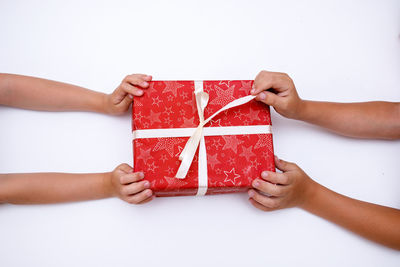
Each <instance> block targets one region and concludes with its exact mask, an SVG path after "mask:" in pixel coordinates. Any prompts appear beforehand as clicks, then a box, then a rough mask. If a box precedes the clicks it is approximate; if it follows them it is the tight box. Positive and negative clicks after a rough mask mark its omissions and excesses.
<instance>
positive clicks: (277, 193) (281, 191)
mask: <svg viewBox="0 0 400 267" xmlns="http://www.w3.org/2000/svg"><path fill="white" fill-rule="evenodd" d="M252 185H253V187H254V188H255V189H257V190H259V191H261V192H263V193H266V194H268V195H270V196H274V197H281V196H284V195H285V194H286V192H287V190H288V189H287V186H284V185H278V184H273V183H270V182H266V181H263V180H261V179H255V180H254V181H253V183H252Z"/></svg>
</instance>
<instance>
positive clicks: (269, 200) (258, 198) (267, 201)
mask: <svg viewBox="0 0 400 267" xmlns="http://www.w3.org/2000/svg"><path fill="white" fill-rule="evenodd" d="M248 195H249V197H250V198H251V199H253V200H254V201H255V202H257V203H258V204H260V205H262V206H264V207H265V208H266V209H269V210H276V209H279V207H280V200H279V198H273V197H267V196H264V195H262V194H260V193H258V192H257V191H256V190H253V189H250V190H249V192H248Z"/></svg>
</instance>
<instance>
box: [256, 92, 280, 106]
mask: <svg viewBox="0 0 400 267" xmlns="http://www.w3.org/2000/svg"><path fill="white" fill-rule="evenodd" d="M256 100H258V101H261V102H263V103H265V104H267V105H269V106H273V107H274V106H275V105H276V104H278V102H279V100H280V98H279V96H277V95H276V94H274V93H272V92H268V91H264V92H261V93H259V94H258V95H257V97H256Z"/></svg>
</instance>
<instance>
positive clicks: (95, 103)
mask: <svg viewBox="0 0 400 267" xmlns="http://www.w3.org/2000/svg"><path fill="white" fill-rule="evenodd" d="M104 98H105V95H104V94H103V93H99V92H95V91H91V90H88V89H85V88H82V87H79V86H75V85H71V84H66V83H61V82H56V81H51V80H46V79H40V78H34V77H29V76H22V75H15V74H0V104H1V105H6V106H12V107H17V108H23V109H32V110H43V111H68V110H72V111H78V110H80V111H93V112H103V113H104V112H105V111H104V110H103V109H104V108H103V106H104V105H103V101H104Z"/></svg>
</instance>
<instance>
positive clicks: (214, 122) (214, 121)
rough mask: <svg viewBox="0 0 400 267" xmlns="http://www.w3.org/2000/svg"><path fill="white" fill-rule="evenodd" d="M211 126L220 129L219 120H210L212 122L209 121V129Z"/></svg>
mask: <svg viewBox="0 0 400 267" xmlns="http://www.w3.org/2000/svg"><path fill="white" fill-rule="evenodd" d="M211 126H219V127H221V119H218V120H214V119H212V120H211V121H210V127H211Z"/></svg>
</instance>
